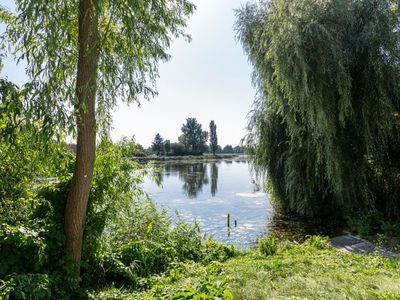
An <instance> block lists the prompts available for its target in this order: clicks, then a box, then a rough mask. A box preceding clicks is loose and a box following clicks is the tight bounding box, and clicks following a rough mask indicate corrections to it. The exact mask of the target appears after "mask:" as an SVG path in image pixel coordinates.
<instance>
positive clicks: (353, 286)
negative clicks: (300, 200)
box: [92, 236, 400, 300]
mask: <svg viewBox="0 0 400 300" xmlns="http://www.w3.org/2000/svg"><path fill="white" fill-rule="evenodd" d="M399 271H400V262H399V261H398V260H390V259H385V258H381V257H378V256H372V255H368V256H363V255H357V254H349V253H342V252H337V251H335V250H334V249H331V248H329V247H328V246H327V239H326V238H322V237H319V236H313V237H310V238H309V239H308V240H307V241H306V242H305V243H304V244H301V245H299V244H296V243H290V242H287V241H283V242H282V241H281V242H279V243H278V242H277V248H276V252H275V253H274V254H271V255H268V256H264V255H263V254H262V253H260V252H258V251H250V252H247V253H241V254H237V255H236V256H235V257H234V258H231V259H229V260H227V261H225V262H223V263H216V262H214V263H211V264H208V265H206V266H204V265H201V264H185V265H181V266H180V267H179V268H178V269H176V270H174V271H173V272H172V271H171V272H169V273H166V274H164V275H163V276H160V277H157V278H155V285H154V287H153V288H152V289H151V290H150V291H146V292H140V293H138V292H132V291H129V290H123V289H122V290H121V289H116V288H108V289H105V290H103V291H101V292H95V293H93V294H92V297H93V298H96V299H116V298H118V299H238V300H240V299H338V300H339V299H340V300H341V299H393V300H394V299H399V297H400V284H399V282H400V272H399ZM205 289H207V292H206V293H204V294H203V297H204V298H200V297H199V298H195V296H194V295H196V296H199V295H200V294H201V293H202V291H204V290H205ZM218 292H219V293H220V296H219V297H220V298H217V294H218ZM205 295H208V296H209V297H210V295H213V296H214V297H215V298H212V297H210V298H206V296H205ZM231 295H232V296H231Z"/></svg>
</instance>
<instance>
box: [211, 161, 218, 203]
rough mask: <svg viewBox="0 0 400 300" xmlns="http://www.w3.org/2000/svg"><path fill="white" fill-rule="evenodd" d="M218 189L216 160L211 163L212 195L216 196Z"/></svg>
mask: <svg viewBox="0 0 400 300" xmlns="http://www.w3.org/2000/svg"><path fill="white" fill-rule="evenodd" d="M217 190H218V166H217V164H216V163H215V162H213V163H212V164H211V195H212V196H213V197H215V194H216V193H217Z"/></svg>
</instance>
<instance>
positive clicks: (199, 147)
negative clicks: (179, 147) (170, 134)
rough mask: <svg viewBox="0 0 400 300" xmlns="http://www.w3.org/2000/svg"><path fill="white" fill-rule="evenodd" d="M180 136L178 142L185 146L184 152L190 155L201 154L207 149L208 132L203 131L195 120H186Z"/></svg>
mask: <svg viewBox="0 0 400 300" xmlns="http://www.w3.org/2000/svg"><path fill="white" fill-rule="evenodd" d="M181 130H182V135H181V136H180V137H179V142H181V143H182V144H184V145H185V147H186V150H187V151H189V152H191V153H192V154H202V153H203V152H204V151H205V150H206V148H207V139H208V132H207V131H203V129H202V126H201V124H200V123H198V122H197V120H196V118H188V119H186V123H185V124H183V125H182V129H181Z"/></svg>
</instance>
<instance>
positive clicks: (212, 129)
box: [210, 121, 218, 155]
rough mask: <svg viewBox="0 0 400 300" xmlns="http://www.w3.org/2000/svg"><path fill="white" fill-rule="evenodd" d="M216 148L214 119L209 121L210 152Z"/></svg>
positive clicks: (216, 138) (216, 139)
mask: <svg viewBox="0 0 400 300" xmlns="http://www.w3.org/2000/svg"><path fill="white" fill-rule="evenodd" d="M217 149H218V137H217V125H216V124H215V122H214V121H211V122H210V150H211V152H212V154H214V155H215V152H216V151H217Z"/></svg>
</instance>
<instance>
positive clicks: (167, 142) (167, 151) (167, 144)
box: [164, 140, 171, 154]
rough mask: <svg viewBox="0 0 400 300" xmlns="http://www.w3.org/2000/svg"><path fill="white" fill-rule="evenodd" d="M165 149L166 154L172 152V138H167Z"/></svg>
mask: <svg viewBox="0 0 400 300" xmlns="http://www.w3.org/2000/svg"><path fill="white" fill-rule="evenodd" d="M164 150H165V154H168V153H170V152H171V141H170V140H165V142H164Z"/></svg>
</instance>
